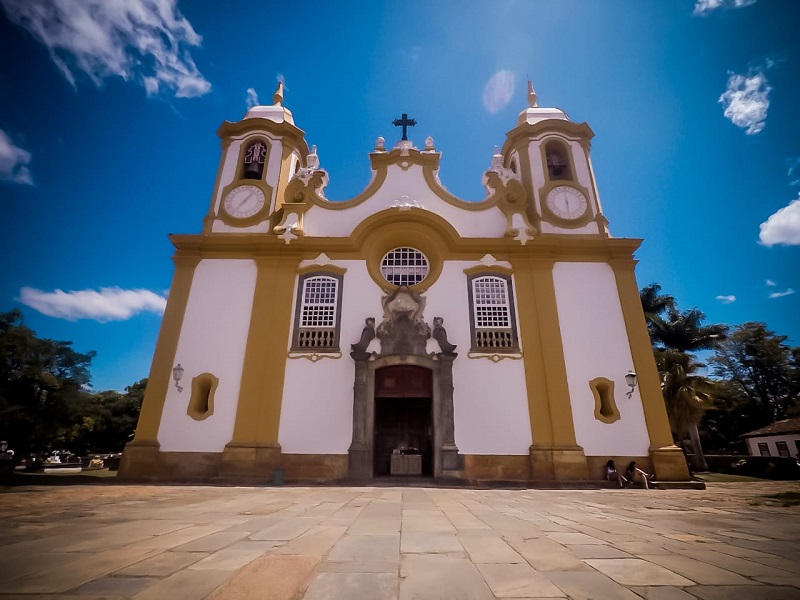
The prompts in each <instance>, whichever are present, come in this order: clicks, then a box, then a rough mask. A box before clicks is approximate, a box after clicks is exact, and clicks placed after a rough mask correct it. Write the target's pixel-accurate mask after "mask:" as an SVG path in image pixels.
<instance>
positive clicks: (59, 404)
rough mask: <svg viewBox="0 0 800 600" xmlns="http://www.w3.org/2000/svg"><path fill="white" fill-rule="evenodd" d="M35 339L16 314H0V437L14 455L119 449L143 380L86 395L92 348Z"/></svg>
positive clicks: (139, 401)
mask: <svg viewBox="0 0 800 600" xmlns="http://www.w3.org/2000/svg"><path fill="white" fill-rule="evenodd" d="M71 345H72V344H71V342H59V341H54V340H48V339H41V338H38V337H37V336H36V333H35V332H34V331H32V330H30V329H29V328H28V327H26V326H25V325H24V324H23V322H22V313H21V312H20V311H19V310H12V311H11V312H8V313H0V439H2V440H6V441H8V442H9V444H10V446H11V447H12V448H14V449H15V450H16V451H17V452H18V453H20V454H26V453H29V452H41V451H46V450H50V449H67V450H71V451H73V452H77V453H79V454H83V453H86V452H113V451H117V450H122V448H123V446H124V445H125V443H126V442H128V441H129V439H130V438H131V437H132V436H133V432H134V430H135V428H136V422H137V420H138V418H139V410H140V409H141V406H142V398H143V397H144V389H145V386H146V385H147V379H142V380H140V381H137V382H136V383H134V384H133V385H130V386H128V387H127V388H125V393H124V394H121V393H119V392H116V391H105V392H99V393H94V394H93V393H90V392H89V391H88V390H87V389H86V388H87V386H88V384H89V382H90V375H89V365H90V363H91V360H92V358H93V357H94V355H95V353H94V352H88V353H86V354H81V353H79V352H75V351H74V350H73V349H72V348H71Z"/></svg>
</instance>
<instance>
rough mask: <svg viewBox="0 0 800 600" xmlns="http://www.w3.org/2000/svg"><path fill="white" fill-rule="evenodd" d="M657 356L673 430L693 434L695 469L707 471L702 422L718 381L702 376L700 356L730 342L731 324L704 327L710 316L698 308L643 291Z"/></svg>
mask: <svg viewBox="0 0 800 600" xmlns="http://www.w3.org/2000/svg"><path fill="white" fill-rule="evenodd" d="M640 296H641V299H642V308H643V309H644V311H645V318H646V320H647V329H648V331H649V332H650V339H651V341H652V343H653V353H654V354H655V357H656V364H657V365H658V371H659V374H660V375H661V390H662V392H663V394H664V402H665V404H666V406H667V414H668V416H669V421H670V427H671V428H672V432H673V433H674V434H675V435H676V436H677V437H678V439H679V440H681V445H683V444H682V440H683V437H684V435H685V434H686V433H687V432H688V433H689V437H690V439H691V440H692V446H693V447H694V462H695V468H696V469H697V470H700V471H705V470H707V468H708V467H707V465H706V460H705V456H704V455H703V448H702V446H701V445H700V434H699V431H698V427H697V426H698V424H699V423H700V420H701V419H702V418H703V414H704V413H705V411H706V410H707V409H709V408H711V404H712V402H713V399H714V383H713V382H712V381H710V380H708V379H706V378H705V377H701V376H699V375H697V370H698V369H699V368H702V367H705V365H704V364H703V363H701V362H698V361H697V360H696V357H695V355H694V354H693V353H694V352H697V351H700V350H710V349H711V348H713V347H714V346H715V345H716V344H717V342H719V341H720V340H722V339H724V338H725V336H726V335H727V332H728V327H727V326H726V325H721V324H717V325H703V319H705V314H703V312H702V311H701V310H698V309H697V308H693V309H691V310H687V311H680V310H678V307H677V304H676V303H675V298H673V297H672V296H669V295H667V294H662V293H661V286H659V285H658V284H655V283H653V284H650V285H648V286H647V287H645V288H642V290H641V292H640Z"/></svg>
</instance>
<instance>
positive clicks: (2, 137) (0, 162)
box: [0, 129, 33, 185]
mask: <svg viewBox="0 0 800 600" xmlns="http://www.w3.org/2000/svg"><path fill="white" fill-rule="evenodd" d="M29 162H31V153H30V152H28V151H27V150H23V149H22V148H20V147H19V146H17V145H15V144H14V142H13V141H12V140H11V138H10V137H9V136H8V134H7V133H6V132H5V131H3V130H2V129H0V180H3V181H13V182H14V183H25V184H28V185H33V177H31V172H30V170H29V169H28V163H29Z"/></svg>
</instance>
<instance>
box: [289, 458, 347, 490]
mask: <svg viewBox="0 0 800 600" xmlns="http://www.w3.org/2000/svg"><path fill="white" fill-rule="evenodd" d="M347 465H348V456H347V454H282V455H281V467H283V470H284V473H285V476H286V481H287V482H290V483H329V482H333V481H338V480H340V479H344V478H346V477H347Z"/></svg>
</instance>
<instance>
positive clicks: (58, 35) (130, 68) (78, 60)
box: [0, 0, 211, 98]
mask: <svg viewBox="0 0 800 600" xmlns="http://www.w3.org/2000/svg"><path fill="white" fill-rule="evenodd" d="M176 1H177V0H80V1H79V2H76V1H75V0H0V4H2V6H3V8H5V11H6V13H7V15H8V17H9V19H10V20H11V21H13V22H14V23H16V24H17V25H19V26H21V27H23V28H25V29H27V30H28V31H29V32H30V33H31V34H32V35H33V36H34V37H35V38H36V39H37V40H39V41H40V42H41V43H42V44H44V45H45V46H46V47H47V49H48V50H49V51H50V58H52V60H53V62H54V63H55V64H56V66H57V67H58V68H59V70H60V71H61V73H62V74H63V75H64V77H65V78H66V79H67V81H69V82H70V83H71V84H72V85H73V87H74V86H75V85H76V83H75V75H76V73H77V72H81V71H82V72H83V73H85V74H86V75H87V76H88V77H89V78H90V79H91V80H92V81H93V82H94V83H95V85H97V86H100V85H101V84H102V81H103V79H105V78H106V77H112V76H116V77H121V78H122V79H124V80H125V81H131V80H133V81H137V82H139V83H140V84H141V85H143V86H144V88H145V90H146V92H147V94H148V95H153V94H156V93H158V92H159V91H170V92H171V93H174V94H175V96H176V97H178V98H193V97H196V96H202V95H203V94H206V93H208V92H209V91H210V90H211V84H210V83H209V82H208V81H206V80H205V78H204V77H203V75H202V74H201V73H200V71H198V70H197V67H196V66H195V64H194V61H193V60H192V57H191V56H190V54H189V51H188V49H187V46H199V45H200V42H201V41H202V38H201V36H200V35H198V34H197V33H196V32H195V30H194V29H193V28H192V25H191V23H189V21H187V20H186V19H185V18H184V17H183V16H182V15H181V14H180V12H178V10H177V8H176Z"/></svg>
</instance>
